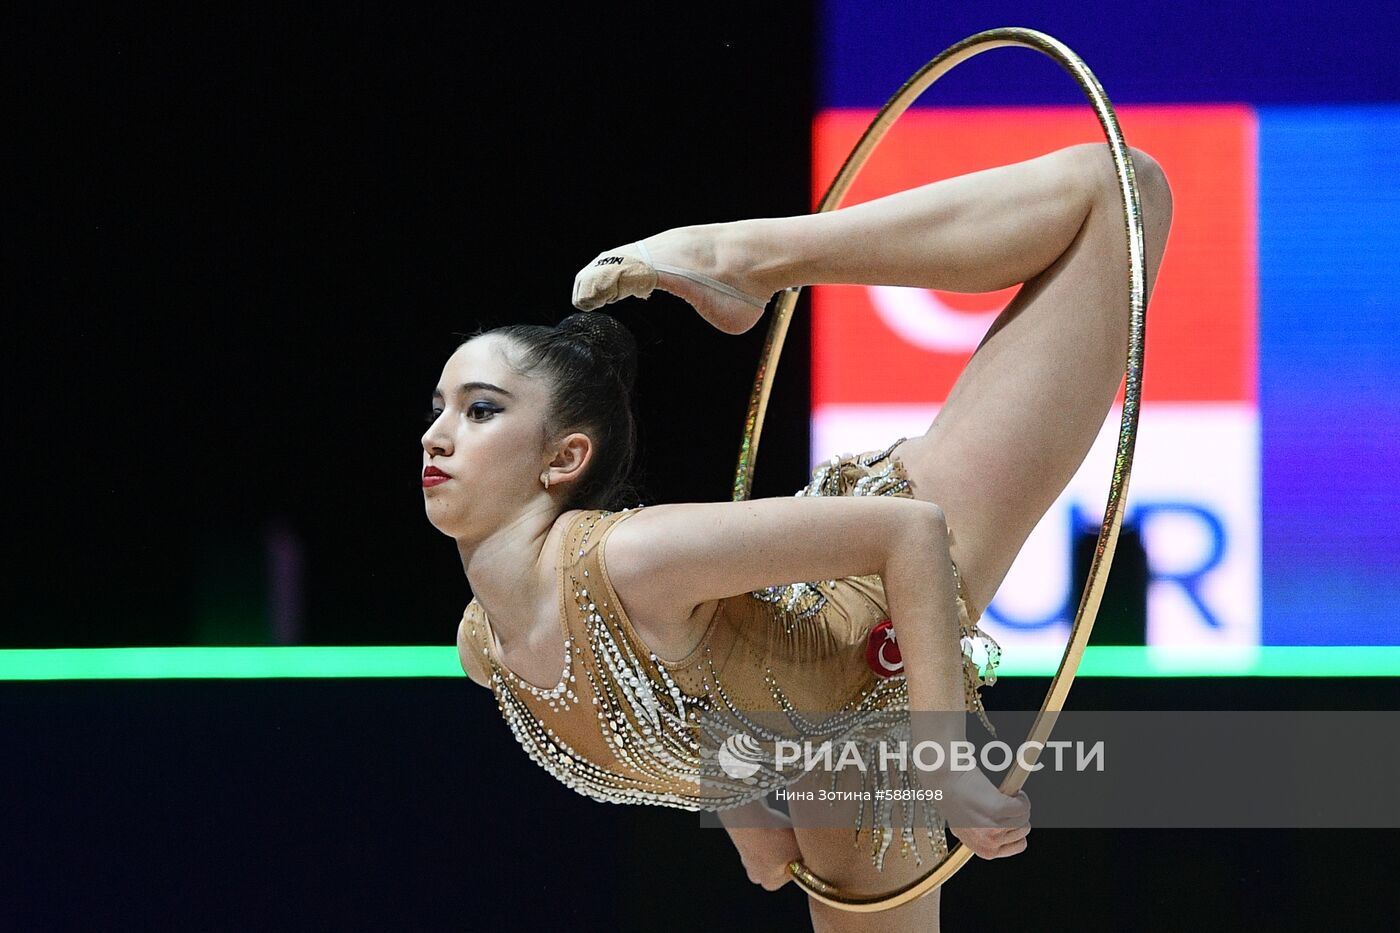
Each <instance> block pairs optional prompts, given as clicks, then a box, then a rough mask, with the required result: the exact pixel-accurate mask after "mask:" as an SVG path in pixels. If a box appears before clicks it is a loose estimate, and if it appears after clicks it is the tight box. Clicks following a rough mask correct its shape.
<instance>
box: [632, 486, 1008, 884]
mask: <svg viewBox="0 0 1400 933" xmlns="http://www.w3.org/2000/svg"><path fill="white" fill-rule="evenodd" d="M607 561H608V574H609V577H610V578H611V579H612V583H613V587H614V589H615V590H616V591H617V594H618V598H619V599H621V600H622V603H623V605H624V607H626V606H627V605H628V604H629V601H630V600H637V601H639V602H640V603H641V604H642V605H644V606H645V607H646V608H647V610H648V611H656V610H657V607H667V609H668V610H669V611H666V612H665V614H664V615H661V616H659V617H660V618H667V619H687V618H688V617H689V615H690V613H691V611H693V610H694V608H695V607H696V606H698V605H700V604H701V603H704V602H707V601H710V600H714V599H720V598H723V597H725V596H732V595H735V594H738V593H744V592H748V591H751V590H756V589H761V588H763V587H767V586H779V585H782V584H786V583H792V582H796V581H802V580H828V579H836V578H839V577H846V576H853V575H857V574H869V573H877V574H879V575H880V577H881V578H882V580H883V581H884V587H885V595H886V597H887V599H888V608H889V613H890V619H891V621H892V623H893V626H894V628H895V632H896V634H897V636H898V638H899V648H900V656H901V657H902V658H903V661H904V671H905V678H906V680H907V681H908V685H909V706H910V709H911V711H913V712H914V714H915V716H914V727H915V730H914V739H915V741H916V742H918V741H922V740H932V741H936V742H938V743H939V744H940V745H942V746H943V747H944V748H945V749H947V748H949V747H950V745H949V743H952V742H955V741H964V740H966V737H967V732H966V723H965V719H964V716H963V715H962V714H965V712H966V708H967V700H966V697H965V695H964V692H963V690H964V687H963V654H962V646H961V637H962V630H961V628H960V626H959V624H958V611H957V602H956V592H957V590H956V586H957V585H956V582H955V581H954V578H953V570H952V560H951V557H950V555H949V550H948V527H947V523H946V521H945V519H944V516H943V510H942V509H940V508H939V507H938V506H937V505H935V504H933V503H931V502H926V501H924V500H921V499H910V498H905V497H903V496H829V497H823V496H813V497H804V496H792V497H777V498H768V499H753V500H748V501H744V502H706V503H677V504H666V505H657V506H651V507H648V508H646V509H643V510H641V511H640V512H639V513H638V514H637V515H635V516H633V517H632V518H630V519H629V520H628V521H626V522H622V523H620V524H618V525H616V526H615V528H614V529H613V530H612V531H611V532H610V533H609V538H608V554H607ZM629 614H632V613H630V612H629ZM632 615H633V618H634V620H635V618H636V616H635V614H632ZM924 711H929V712H939V711H942V712H954V713H958V714H959V715H954V716H941V717H936V718H935V717H930V716H928V715H926V714H925V715H922V716H921V715H919V714H920V713H923V712H924ZM923 777H924V778H925V780H926V781H931V782H933V783H935V784H936V785H937V786H938V787H939V788H940V789H942V790H944V791H945V792H946V793H945V797H944V798H943V799H944V804H943V805H942V806H943V809H944V810H945V814H946V815H947V816H948V818H949V824H950V826H952V827H970V828H967V829H956V828H955V829H954V832H955V833H956V834H957V836H958V838H959V839H961V840H962V841H963V843H964V844H966V845H967V846H968V848H970V849H972V850H973V851H974V852H976V853H977V854H978V855H981V856H982V857H984V858H996V857H999V856H1002V855H1010V854H1014V852H1018V851H1021V849H1024V848H1025V843H1024V841H1023V837H1024V832H1021V831H1020V830H1019V829H1016V828H1017V827H1023V826H1024V825H1025V823H1026V822H1027V820H1028V818H1029V813H1030V804H1029V802H1028V801H1027V800H1026V798H1025V795H1024V794H1020V795H1018V796H1017V797H1014V798H1013V797H1008V796H1006V795H1004V794H1001V793H999V792H998V791H997V790H996V788H995V786H993V785H992V784H991V782H990V781H989V780H987V778H986V776H985V775H983V774H982V772H981V771H980V770H977V771H974V772H963V773H962V774H960V775H953V774H949V773H947V772H946V770H945V772H944V773H940V774H934V775H928V774H923ZM1015 833H1019V835H1013V834H1015ZM1017 845H1019V848H1016V846H1017Z"/></svg>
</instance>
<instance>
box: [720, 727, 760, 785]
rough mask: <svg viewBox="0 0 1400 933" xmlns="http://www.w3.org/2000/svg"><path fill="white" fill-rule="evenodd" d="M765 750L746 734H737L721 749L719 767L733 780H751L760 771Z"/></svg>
mask: <svg viewBox="0 0 1400 933" xmlns="http://www.w3.org/2000/svg"><path fill="white" fill-rule="evenodd" d="M762 758H763V749H762V748H761V747H760V746H759V744H758V741H757V740H756V739H755V738H754V737H753V736H751V735H749V734H748V733H745V732H736V733H734V734H733V735H731V736H730V737H729V738H727V739H725V740H724V744H723V745H721V746H720V747H719V766H720V767H721V768H722V769H724V773H725V774H727V775H729V776H730V777H732V778H738V779H740V780H743V779H744V778H751V777H753V776H754V774H755V773H756V772H757V771H758V769H759V767H760V761H761V760H762Z"/></svg>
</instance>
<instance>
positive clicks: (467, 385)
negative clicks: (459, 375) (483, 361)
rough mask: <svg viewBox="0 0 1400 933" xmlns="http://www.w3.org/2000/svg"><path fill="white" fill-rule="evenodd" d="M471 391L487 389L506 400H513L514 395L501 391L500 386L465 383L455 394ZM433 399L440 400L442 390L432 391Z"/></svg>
mask: <svg viewBox="0 0 1400 933" xmlns="http://www.w3.org/2000/svg"><path fill="white" fill-rule="evenodd" d="M472 389H488V390H490V391H492V392H499V393H501V394H502V395H504V396H506V397H508V398H515V396H514V395H511V394H510V393H509V392H507V391H506V390H505V389H502V388H501V387H500V386H497V385H492V384H491V383H489V382H465V383H463V384H462V385H460V386H458V387H457V393H458V394H459V395H460V394H461V393H463V392H470V391H471V390H472ZM433 398H435V399H436V398H442V390H441V389H434V390H433Z"/></svg>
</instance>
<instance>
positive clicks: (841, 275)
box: [646, 144, 1171, 616]
mask: <svg viewBox="0 0 1400 933" xmlns="http://www.w3.org/2000/svg"><path fill="white" fill-rule="evenodd" d="M1132 157H1133V164H1134V168H1135V172H1136V177H1137V182H1138V187H1139V192H1140V195H1141V199H1142V209H1143V216H1144V221H1145V227H1146V240H1147V242H1146V246H1147V287H1148V293H1149V294H1150V293H1151V289H1152V286H1153V284H1154V283H1155V281H1156V277H1157V270H1158V267H1159V265H1160V263H1161V259H1162V253H1163V250H1164V247H1165V243H1166V238H1167V231H1168V229H1169V227H1170V224H1171V193H1170V189H1169V188H1168V186H1167V182H1166V178H1165V176H1164V175H1163V173H1162V171H1161V168H1160V167H1159V166H1158V165H1157V163H1156V162H1155V161H1154V160H1153V159H1152V158H1151V157H1150V156H1148V155H1147V154H1146V153H1144V152H1141V151H1139V150H1132ZM646 243H647V244H648V247H649V248H650V250H651V252H652V253H653V254H654V255H656V256H657V258H658V261H662V260H663V257H664V261H666V262H668V263H672V264H675V265H678V266H684V267H687V268H692V269H696V270H698V271H701V272H703V273H705V274H707V275H710V276H712V277H714V278H716V279H719V280H721V281H724V282H728V283H729V284H730V285H732V286H734V287H736V288H738V289H740V290H742V291H745V292H749V293H751V294H758V295H769V294H772V293H773V292H775V291H778V290H779V289H782V288H787V287H789V286H793V285H812V284H821V283H849V284H863V285H902V286H914V287H923V288H939V289H944V290H949V291H991V290H995V289H1000V288H1005V287H1008V286H1011V285H1014V284H1016V283H1018V282H1024V283H1025V285H1024V286H1023V287H1022V288H1021V289H1020V291H1019V292H1018V293H1017V295H1016V297H1015V298H1014V299H1013V300H1012V302H1011V303H1010V304H1009V305H1008V306H1007V308H1006V309H1005V310H1004V311H1003V312H1002V313H1001V314H1000V315H999V316H998V317H997V319H996V321H995V322H994V323H993V324H992V326H991V328H990V329H989V330H988V332H987V335H986V337H984V338H983V340H982V342H981V344H980V345H979V346H978V348H977V351H976V352H975V353H974V354H973V356H972V358H971V359H970V360H969V361H968V363H967V366H966V367H965V368H964V370H963V372H962V374H961V375H960V376H959V378H958V380H957V382H956V384H955V385H954V387H953V390H952V392H951V393H950V394H949V396H948V399H947V401H946V403H945V404H944V405H943V407H942V408H941V409H940V411H939V413H938V416H937V418H935V419H934V421H933V424H932V425H930V427H929V428H928V430H927V432H926V433H925V434H923V435H922V436H920V437H915V438H910V439H909V440H908V441H905V442H904V443H903V444H901V445H900V446H899V448H898V449H897V451H896V453H897V454H898V456H899V458H900V459H901V460H902V461H903V462H904V464H905V466H906V467H907V469H908V472H909V475H910V480H911V486H912V490H911V491H912V492H913V494H914V495H915V496H916V497H918V498H920V499H925V500H928V501H931V502H935V503H937V504H938V505H939V506H941V507H942V508H943V511H944V514H945V515H946V516H947V520H948V526H949V528H950V530H951V531H952V545H951V549H952V555H953V560H954V561H955V562H956V563H957V565H958V568H959V570H960V571H961V573H962V576H963V582H964V585H965V586H966V587H967V590H968V597H969V599H970V601H971V602H972V604H973V606H972V607H971V608H972V610H973V613H974V616H976V615H980V612H981V610H982V609H983V608H985V607H986V605H987V604H988V603H989V602H990V601H991V599H992V597H993V595H994V594H995V593H996V590H997V588H998V587H999V586H1000V585H1001V581H1002V579H1003V578H1004V577H1005V576H1006V573H1007V571H1008V570H1009V569H1010V568H1011V564H1012V561H1013V560H1014V559H1015V557H1016V555H1017V553H1019V551H1020V549H1021V547H1022V545H1023V544H1024V543H1025V540H1026V538H1027V537H1028V536H1029V535H1030V532H1031V530H1032V529H1033V528H1034V527H1035V525H1036V523H1037V522H1038V521H1039V520H1040V518H1041V516H1043V515H1044V514H1045V511H1046V510H1047V509H1048V508H1049V507H1050V505H1051V503H1053V502H1054V500H1055V498H1056V497H1057V496H1058V495H1059V494H1060V492H1061V491H1062V490H1063V489H1064V487H1065V485H1066V484H1067V483H1068V482H1069V480H1070V478H1071V477H1072V476H1073V475H1074V473H1075V471H1076V470H1077V469H1078V468H1079V465H1080V464H1081V463H1082V462H1083V459H1084V457H1085V455H1086V454H1087V453H1088V451H1089V448H1090V446H1091V444H1092V443H1093V440H1094V438H1095V437H1096V436H1097V434H1098V431H1099V429H1100V427H1101V426H1102V425H1103V421H1104V418H1105V416H1106V415H1107V413H1108V410H1109V407H1110V406H1111V405H1112V403H1113V398H1114V396H1115V394H1116V393H1117V390H1118V386H1119V384H1120V383H1121V381H1122V377H1123V370H1124V364H1125V362H1126V359H1127V340H1128V301H1127V298H1128V292H1127V288H1128V276H1127V268H1128V263H1127V246H1126V237H1125V235H1124V230H1123V220H1122V209H1121V207H1120V198H1119V194H1118V188H1117V181H1116V176H1115V175H1114V172H1113V163H1112V161H1111V159H1110V157H1109V152H1108V147H1107V145H1105V144H1093V145H1088V144H1086V145H1081V146H1072V147H1069V148H1067V149H1061V150H1057V151H1055V152H1051V153H1048V154H1047V155H1044V156H1040V157H1038V158H1035V159H1031V160H1029V161H1026V162H1019V163H1015V164H1013V165H1004V166H999V167H996V168H991V169H987V170H985V171H981V172H975V173H972V174H969V175H961V176H958V177H955V178H949V179H945V180H943V181H938V182H934V183H932V184H929V185H924V186H922V187H919V188H914V189H910V190H908V191H903V192H900V193H898V194H894V195H890V196H888V197H884V198H879V199H877V200H874V201H868V202H865V203H863V204H858V205H854V206H852V207H848V208H842V209H841V210H838V211H831V212H827V213H821V214H811V215H804V216H800V217H787V218H775V219H761V220H748V221H740V222H738V223H732V224H714V225H704V226H697V227H681V228H676V229H674V230H668V231H666V232H665V233H662V234H658V235H657V236H655V237H650V238H648V239H647V241H646ZM658 287H660V288H662V289H664V290H666V291H671V292H674V293H675V294H678V295H680V296H681V297H683V298H685V299H686V300H687V301H689V302H690V303H691V304H692V305H694V306H695V307H696V308H697V310H699V311H700V313H701V314H702V315H704V316H706V317H707V319H710V320H711V321H712V322H714V321H718V320H726V321H734V320H739V319H744V320H748V322H749V326H752V322H753V321H754V320H756V317H754V316H753V314H752V309H751V308H747V307H746V306H744V305H742V304H741V303H738V302H733V301H731V300H729V299H727V298H726V297H725V296H724V295H722V294H720V293H718V292H715V291H714V290H712V289H707V288H705V287H703V286H699V285H696V284H695V283H694V282H691V281H687V280H683V279H679V278H675V277H670V276H666V275H663V276H661V277H660V280H659V283H658ZM727 329H728V328H727ZM737 329H743V328H742V327H741V328H737Z"/></svg>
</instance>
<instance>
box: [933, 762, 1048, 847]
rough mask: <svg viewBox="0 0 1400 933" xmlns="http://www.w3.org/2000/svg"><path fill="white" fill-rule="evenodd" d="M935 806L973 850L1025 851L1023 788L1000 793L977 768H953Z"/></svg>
mask: <svg viewBox="0 0 1400 933" xmlns="http://www.w3.org/2000/svg"><path fill="white" fill-rule="evenodd" d="M938 808H939V810H940V811H941V812H942V813H943V815H944V816H946V817H947V819H948V830H949V832H951V833H952V834H953V835H954V836H957V837H958V841H959V842H961V843H962V844H963V845H965V846H967V847H968V848H969V849H971V850H972V851H973V853H974V854H976V855H979V856H981V857H982V858H985V859H994V858H1006V857H1007V856H1008V855H1016V854H1018V853H1021V852H1024V851H1026V845H1027V843H1026V836H1028V835H1029V834H1030V831H1031V825H1030V817H1031V801H1030V798H1029V797H1027V796H1026V792H1025V791H1020V792H1018V793H1017V794H1016V796H1014V797H1011V796H1008V795H1006V794H1003V793H1002V792H1001V791H1000V790H999V789H998V788H997V787H996V785H994V784H993V783H992V782H991V781H989V780H988V779H987V776H986V775H985V774H983V773H982V772H981V770H979V769H976V768H974V769H971V770H969V771H962V772H956V776H955V777H953V778H952V779H951V780H950V781H949V782H948V783H947V785H946V789H945V795H944V799H943V800H942V801H940V802H939V804H938Z"/></svg>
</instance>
